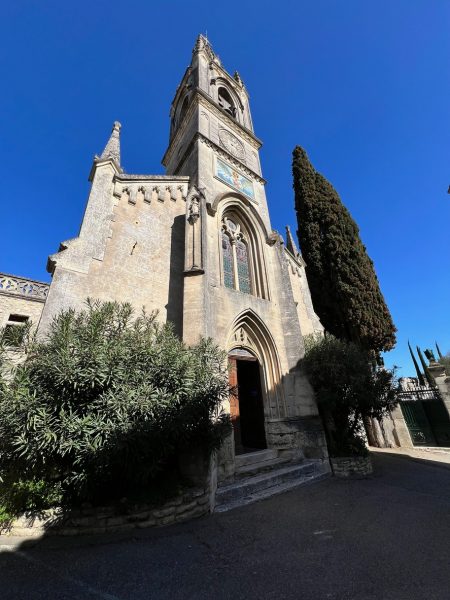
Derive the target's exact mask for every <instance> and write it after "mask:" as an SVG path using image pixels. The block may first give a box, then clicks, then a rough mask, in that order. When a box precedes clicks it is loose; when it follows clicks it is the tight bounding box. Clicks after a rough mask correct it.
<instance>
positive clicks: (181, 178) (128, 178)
mask: <svg viewBox="0 0 450 600" xmlns="http://www.w3.org/2000/svg"><path fill="white" fill-rule="evenodd" d="M114 181H120V182H121V183H126V182H127V181H133V182H135V181H167V183H170V182H172V181H173V182H177V181H183V182H189V177H187V176H185V175H130V174H128V173H121V174H120V175H116V176H115V177H114Z"/></svg>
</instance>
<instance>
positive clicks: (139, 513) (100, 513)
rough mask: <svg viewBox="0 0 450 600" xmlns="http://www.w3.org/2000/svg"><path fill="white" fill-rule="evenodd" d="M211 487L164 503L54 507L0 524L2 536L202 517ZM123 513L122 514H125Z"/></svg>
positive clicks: (84, 531)
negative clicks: (118, 507) (114, 506)
mask: <svg viewBox="0 0 450 600" xmlns="http://www.w3.org/2000/svg"><path fill="white" fill-rule="evenodd" d="M209 502H210V494H209V490H208V489H207V488H198V489H197V488H195V489H192V490H189V491H188V492H185V493H184V494H183V495H180V496H177V497H176V498H172V499H170V500H168V501H167V502H166V503H165V504H163V505H161V506H154V505H153V506H152V505H145V504H140V505H134V506H130V507H126V506H124V507H123V510H121V511H117V510H116V511H115V510H114V508H113V507H110V506H106V507H105V506H103V507H98V508H93V507H86V506H84V507H82V508H80V509H76V510H72V511H67V512H66V511H64V510H63V509H60V508H57V509H50V510H45V511H40V512H39V513H29V514H25V515H21V516H20V517H18V518H16V519H15V520H14V521H13V522H11V523H10V524H9V525H6V526H5V525H4V526H0V535H11V536H20V537H29V538H31V537H33V538H35V537H39V536H43V535H62V536H73V535H95V534H99V533H114V532H119V531H128V530H131V529H134V528H136V527H138V528H140V529H141V528H144V527H159V526H163V525H170V524H172V523H175V522H176V523H179V522H180V521H187V520H188V519H193V518H196V517H201V516H203V515H205V514H207V513H209V512H210V506H209ZM121 513H122V514H121Z"/></svg>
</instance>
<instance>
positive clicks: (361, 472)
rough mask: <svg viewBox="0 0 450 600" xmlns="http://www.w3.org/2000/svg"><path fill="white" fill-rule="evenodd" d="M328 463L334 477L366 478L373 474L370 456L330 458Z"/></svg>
mask: <svg viewBox="0 0 450 600" xmlns="http://www.w3.org/2000/svg"><path fill="white" fill-rule="evenodd" d="M330 463H331V468H332V469H333V474H334V475H335V476H336V477H356V478H358V477H367V476H368V475H371V473H372V472H373V467H372V460H371V458H370V456H349V457H343V456H338V457H334V458H330Z"/></svg>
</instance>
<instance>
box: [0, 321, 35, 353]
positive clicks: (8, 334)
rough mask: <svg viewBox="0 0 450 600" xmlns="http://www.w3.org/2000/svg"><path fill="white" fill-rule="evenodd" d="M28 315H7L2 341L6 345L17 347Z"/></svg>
mask: <svg viewBox="0 0 450 600" xmlns="http://www.w3.org/2000/svg"><path fill="white" fill-rule="evenodd" d="M28 322H29V317H28V316H26V315H16V314H12V315H9V319H8V321H7V323H6V325H5V328H4V330H3V341H4V342H5V343H6V345H7V346H12V347H18V346H20V344H21V343H22V342H23V339H24V336H25V331H26V326H27V324H28Z"/></svg>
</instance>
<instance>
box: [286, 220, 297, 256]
mask: <svg viewBox="0 0 450 600" xmlns="http://www.w3.org/2000/svg"><path fill="white" fill-rule="evenodd" d="M286 248H287V249H288V250H289V252H290V253H291V254H293V255H294V256H298V255H299V254H300V252H299V251H298V248H297V244H296V243H295V241H294V237H293V235H292V233H291V228H290V227H289V225H286Z"/></svg>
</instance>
